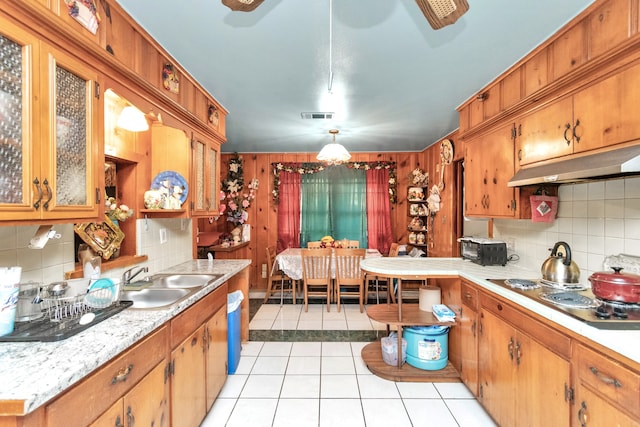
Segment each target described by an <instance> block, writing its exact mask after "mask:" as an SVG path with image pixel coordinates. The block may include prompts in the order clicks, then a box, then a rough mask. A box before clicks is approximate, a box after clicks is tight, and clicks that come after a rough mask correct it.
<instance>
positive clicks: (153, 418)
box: [124, 361, 169, 427]
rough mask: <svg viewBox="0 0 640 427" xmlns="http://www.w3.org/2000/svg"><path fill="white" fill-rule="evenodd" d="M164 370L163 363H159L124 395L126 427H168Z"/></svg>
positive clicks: (167, 383) (166, 384) (167, 391)
mask: <svg viewBox="0 0 640 427" xmlns="http://www.w3.org/2000/svg"><path fill="white" fill-rule="evenodd" d="M165 368H166V363H165V362H164V361H163V362H162V363H159V364H158V366H156V367H155V368H154V369H153V370H152V371H151V372H149V374H147V376H146V377H144V379H143V380H142V381H140V382H139V383H138V385H136V386H135V387H134V388H133V389H132V390H131V391H130V392H129V393H128V394H127V395H125V397H124V419H125V420H126V421H127V423H126V425H127V426H129V425H131V426H133V425H139V426H153V427H168V426H169V405H168V402H167V399H168V397H169V381H167V379H166V377H165ZM134 421H135V423H134Z"/></svg>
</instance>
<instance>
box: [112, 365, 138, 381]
mask: <svg viewBox="0 0 640 427" xmlns="http://www.w3.org/2000/svg"><path fill="white" fill-rule="evenodd" d="M132 370H133V365H129V366H127V367H126V368H122V369H120V370H119V371H118V374H117V375H116V376H115V377H113V379H112V380H111V384H116V383H119V382H124V381H126V380H127V377H128V376H129V374H130V373H131V371H132Z"/></svg>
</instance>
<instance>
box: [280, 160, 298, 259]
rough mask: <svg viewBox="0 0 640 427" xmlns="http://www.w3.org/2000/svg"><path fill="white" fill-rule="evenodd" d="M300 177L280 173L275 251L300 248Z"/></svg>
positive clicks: (295, 174) (285, 172) (292, 173)
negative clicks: (276, 244)
mask: <svg viewBox="0 0 640 427" xmlns="http://www.w3.org/2000/svg"><path fill="white" fill-rule="evenodd" d="M301 182H302V175H300V174H299V173H296V172H287V171H281V172H280V203H279V205H278V246H277V251H278V252H282V251H284V250H285V249H287V248H299V247H300V187H301Z"/></svg>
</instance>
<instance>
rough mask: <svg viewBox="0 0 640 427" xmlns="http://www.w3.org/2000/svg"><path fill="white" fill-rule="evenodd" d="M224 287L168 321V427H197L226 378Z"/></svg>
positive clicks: (225, 307)
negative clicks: (169, 389)
mask: <svg viewBox="0 0 640 427" xmlns="http://www.w3.org/2000/svg"><path fill="white" fill-rule="evenodd" d="M228 289H229V287H228V284H227V283H225V284H224V285H222V286H220V287H218V288H217V289H216V290H215V291H213V292H211V293H210V294H209V295H207V296H206V297H204V298H203V299H201V300H200V301H198V302H197V303H196V304H195V305H193V306H192V307H191V308H189V309H188V310H185V311H184V312H183V313H181V314H179V315H178V316H176V317H175V318H174V319H172V321H171V363H170V365H171V426H172V427H196V426H198V425H200V423H201V422H202V420H203V419H204V417H205V415H206V413H207V411H208V410H209V408H210V407H211V405H212V404H213V401H214V400H215V398H216V396H217V395H218V393H219V392H220V389H221V388H222V386H223V385H224V382H225V381H226V376H227V293H228Z"/></svg>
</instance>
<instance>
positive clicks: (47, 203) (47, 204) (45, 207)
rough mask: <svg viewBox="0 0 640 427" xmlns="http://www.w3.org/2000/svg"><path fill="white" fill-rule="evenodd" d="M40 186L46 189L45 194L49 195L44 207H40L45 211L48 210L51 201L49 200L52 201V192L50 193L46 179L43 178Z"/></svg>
mask: <svg viewBox="0 0 640 427" xmlns="http://www.w3.org/2000/svg"><path fill="white" fill-rule="evenodd" d="M42 185H44V186H45V187H47V194H48V195H49V198H48V199H47V201H46V202H44V205H42V207H43V208H44V210H45V211H46V210H49V202H50V201H51V199H53V191H51V187H49V181H47V178H45V179H44V181H42Z"/></svg>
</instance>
